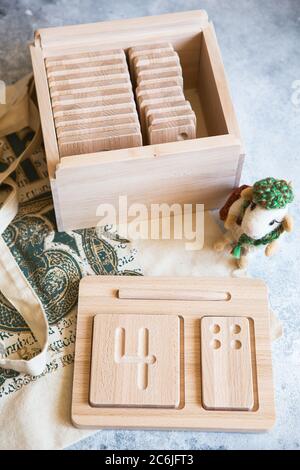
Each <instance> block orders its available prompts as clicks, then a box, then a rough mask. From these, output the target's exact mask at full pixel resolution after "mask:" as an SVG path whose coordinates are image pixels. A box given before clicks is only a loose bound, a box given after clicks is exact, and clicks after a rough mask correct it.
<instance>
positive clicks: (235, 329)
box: [231, 325, 241, 335]
mask: <svg viewBox="0 0 300 470" xmlns="http://www.w3.org/2000/svg"><path fill="white" fill-rule="evenodd" d="M240 332H241V327H240V325H232V327H231V333H233V334H235V335H237V334H239V333H240Z"/></svg>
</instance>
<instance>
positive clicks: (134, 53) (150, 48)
mask: <svg viewBox="0 0 300 470" xmlns="http://www.w3.org/2000/svg"><path fill="white" fill-rule="evenodd" d="M173 50H174V49H173V46H172V44H170V43H169V42H163V43H156V44H142V45H141V46H135V47H132V48H130V49H129V51H128V58H129V61H130V62H132V60H133V59H134V58H135V57H138V56H140V55H142V54H147V53H149V52H150V53H153V52H155V53H160V52H163V51H169V52H170V51H173Z"/></svg>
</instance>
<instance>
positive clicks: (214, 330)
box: [210, 323, 221, 335]
mask: <svg viewBox="0 0 300 470" xmlns="http://www.w3.org/2000/svg"><path fill="white" fill-rule="evenodd" d="M220 330H221V328H220V325H218V324H217V323H215V324H214V325H211V327H210V331H211V332H212V333H213V334H214V335H216V334H218V333H220Z"/></svg>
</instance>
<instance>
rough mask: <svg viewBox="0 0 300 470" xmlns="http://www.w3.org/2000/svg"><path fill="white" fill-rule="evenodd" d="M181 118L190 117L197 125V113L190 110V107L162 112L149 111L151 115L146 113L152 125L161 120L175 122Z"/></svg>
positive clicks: (148, 121)
mask: <svg viewBox="0 0 300 470" xmlns="http://www.w3.org/2000/svg"><path fill="white" fill-rule="evenodd" d="M181 119H189V120H191V121H193V122H194V124H195V126H196V115H195V113H194V111H192V110H190V109H189V108H188V107H186V108H184V107H183V108H181V109H177V110H172V111H166V110H162V111H161V112H154V113H153V112H152V113H149V115H147V114H146V120H147V123H148V124H149V125H150V126H151V125H154V124H159V123H161V122H168V121H172V122H173V121H176V120H177V121H178V120H181Z"/></svg>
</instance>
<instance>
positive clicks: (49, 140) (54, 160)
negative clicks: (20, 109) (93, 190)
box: [30, 45, 59, 179]
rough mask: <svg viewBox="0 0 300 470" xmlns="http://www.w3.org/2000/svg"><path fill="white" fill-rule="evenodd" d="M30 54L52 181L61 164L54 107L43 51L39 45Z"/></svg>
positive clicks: (33, 47)
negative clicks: (58, 165) (53, 112)
mask: <svg viewBox="0 0 300 470" xmlns="http://www.w3.org/2000/svg"><path fill="white" fill-rule="evenodd" d="M30 53H31V60H32V66H33V71H34V80H35V86H36V92H37V99H38V105H39V112H40V118H41V125H42V131H43V138H44V145H45V151H46V158H47V166H48V173H49V178H50V179H51V178H53V177H54V175H55V170H56V166H57V164H58V163H59V152H58V145H57V138H56V131H55V126H54V119H53V114H52V105H51V99H50V93H49V87H48V81H47V75H46V69H45V63H44V58H43V53H42V49H41V48H40V47H39V46H38V45H31V46H30Z"/></svg>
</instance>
